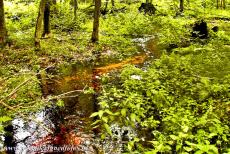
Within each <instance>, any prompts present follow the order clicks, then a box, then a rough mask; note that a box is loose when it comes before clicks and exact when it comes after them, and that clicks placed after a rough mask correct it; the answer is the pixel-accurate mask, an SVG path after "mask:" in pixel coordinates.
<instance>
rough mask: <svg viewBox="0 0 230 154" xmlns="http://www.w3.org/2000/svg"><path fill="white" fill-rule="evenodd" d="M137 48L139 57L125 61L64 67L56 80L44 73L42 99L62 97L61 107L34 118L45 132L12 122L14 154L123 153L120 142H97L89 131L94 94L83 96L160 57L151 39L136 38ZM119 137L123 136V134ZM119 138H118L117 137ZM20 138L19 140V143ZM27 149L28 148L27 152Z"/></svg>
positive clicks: (30, 123)
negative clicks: (109, 77)
mask: <svg viewBox="0 0 230 154" xmlns="http://www.w3.org/2000/svg"><path fill="white" fill-rule="evenodd" d="M133 41H134V42H135V43H136V44H137V48H138V50H139V51H140V54H138V55H135V56H133V57H131V58H127V59H125V60H123V61H120V62H117V63H115V62H113V60H111V61H108V60H107V61H106V63H103V60H101V59H100V58H99V61H100V62H101V64H100V65H99V66H96V67H95V66H94V65H92V63H89V62H86V63H75V64H71V65H63V66H62V67H60V69H59V71H58V72H59V73H58V74H59V76H55V77H54V78H51V79H47V75H46V73H52V72H44V73H43V74H41V75H40V78H41V81H42V82H41V83H42V91H43V94H44V97H49V95H62V94H65V98H64V99H63V102H61V103H63V104H62V105H60V106H57V105H56V102H55V101H54V102H53V106H52V107H47V109H45V110H44V111H40V112H38V113H37V114H36V117H37V119H39V120H40V121H41V122H44V123H45V125H46V126H47V127H48V128H49V129H51V130H52V133H49V132H47V131H45V130H44V129H43V128H42V127H40V126H39V125H38V124H36V123H33V122H28V123H26V122H24V121H23V120H21V119H20V118H19V119H17V118H16V119H14V121H13V126H14V127H17V128H16V130H15V131H14V138H15V140H16V143H17V145H16V151H15V153H16V154H17V153H22V152H24V153H42V152H44V153H55V152H56V153H57V152H58V153H60V150H61V152H62V153H74V152H75V153H76V152H77V153H100V152H99V151H104V152H105V153H119V152H121V151H122V145H121V144H122V138H120V139H119V144H117V143H118V141H109V139H108V140H107V141H106V142H102V141H100V137H99V136H98V134H97V133H95V131H93V129H92V127H91V123H92V121H93V120H94V119H91V118H90V115H91V114H92V113H93V112H95V111H96V110H97V104H96V97H97V96H96V94H85V93H83V91H84V90H85V88H86V87H92V88H93V89H94V90H95V91H97V90H100V82H99V78H100V76H101V75H103V74H107V73H112V72H114V71H116V70H119V69H121V68H122V67H124V66H125V65H127V64H133V65H137V66H138V67H146V65H148V63H149V62H150V61H152V60H153V59H154V58H159V57H160V52H159V51H157V49H156V44H155V40H154V38H152V37H151V38H145V39H142V38H137V39H134V40H133ZM114 129H115V130H118V129H120V132H123V133H124V132H126V133H127V131H132V130H130V129H129V128H118V126H114ZM123 133H122V134H123ZM120 135H121V134H120ZM19 136H20V139H19ZM28 147H29V148H28Z"/></svg>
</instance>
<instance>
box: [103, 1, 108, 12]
mask: <svg viewBox="0 0 230 154" xmlns="http://www.w3.org/2000/svg"><path fill="white" fill-rule="evenodd" d="M108 3H109V0H106V1H105V9H104V13H105V14H106V11H107V7H108Z"/></svg>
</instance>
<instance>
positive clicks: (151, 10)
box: [138, 3, 157, 15]
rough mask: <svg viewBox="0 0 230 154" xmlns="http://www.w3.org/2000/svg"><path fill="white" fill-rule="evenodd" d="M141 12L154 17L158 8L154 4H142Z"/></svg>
mask: <svg viewBox="0 0 230 154" xmlns="http://www.w3.org/2000/svg"><path fill="white" fill-rule="evenodd" d="M138 10H139V12H145V14H149V15H153V14H155V12H156V10H157V9H156V8H155V7H154V5H153V4H152V3H141V6H140V7H139V8H138Z"/></svg>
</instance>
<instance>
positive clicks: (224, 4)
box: [223, 0, 226, 9]
mask: <svg viewBox="0 0 230 154" xmlns="http://www.w3.org/2000/svg"><path fill="white" fill-rule="evenodd" d="M223 8H224V9H226V1H225V0H223Z"/></svg>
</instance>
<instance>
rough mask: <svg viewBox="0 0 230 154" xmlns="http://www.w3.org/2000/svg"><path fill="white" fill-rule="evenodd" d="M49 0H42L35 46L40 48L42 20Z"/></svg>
mask: <svg viewBox="0 0 230 154" xmlns="http://www.w3.org/2000/svg"><path fill="white" fill-rule="evenodd" d="M46 2H47V0H41V1H40V6H39V11H38V17H37V22H36V29H35V38H34V39H35V47H37V48H40V38H41V35H42V21H43V18H44V10H45V5H46Z"/></svg>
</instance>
